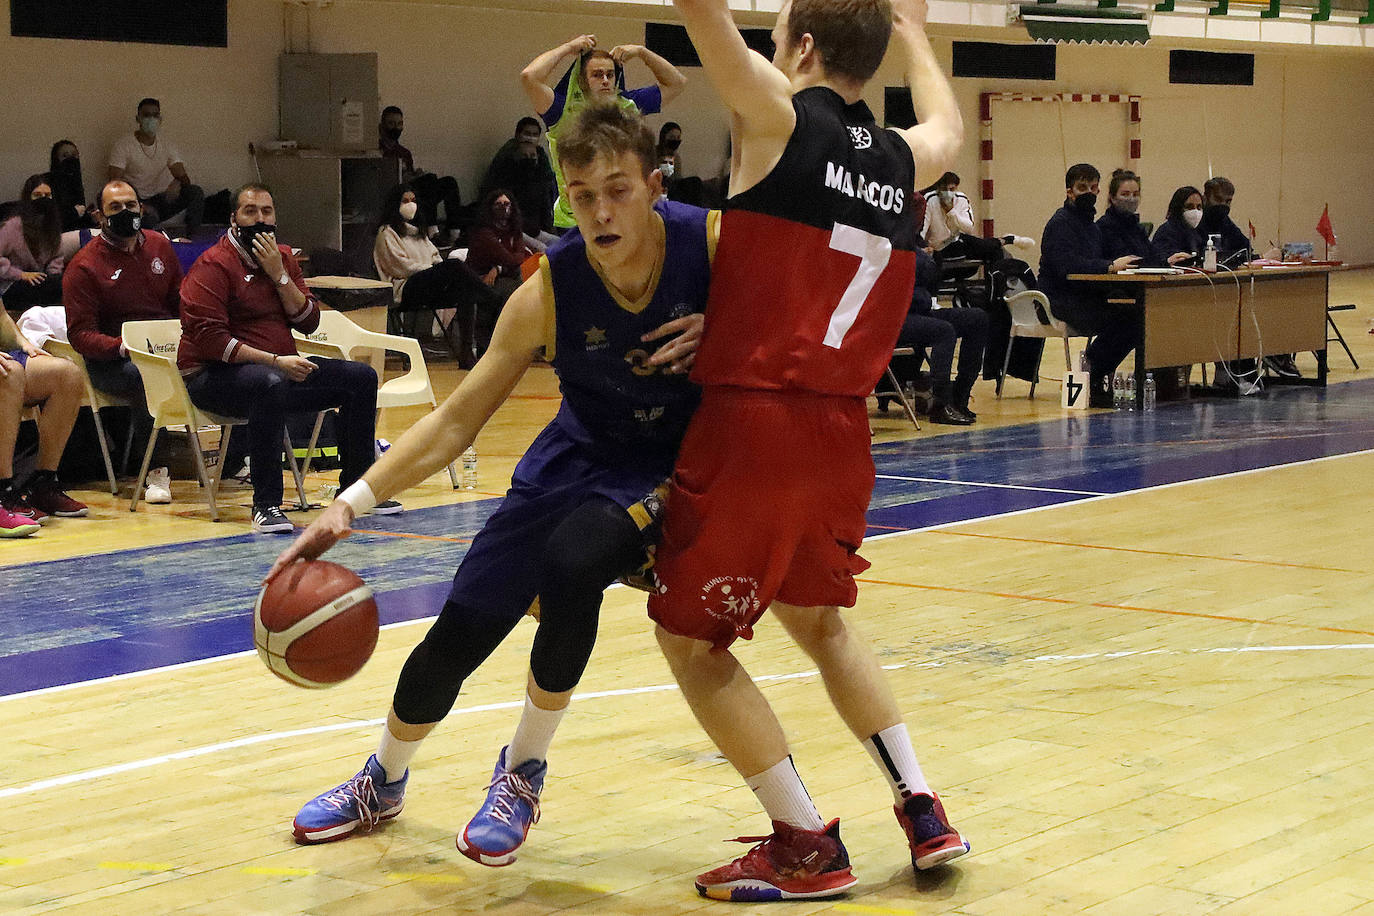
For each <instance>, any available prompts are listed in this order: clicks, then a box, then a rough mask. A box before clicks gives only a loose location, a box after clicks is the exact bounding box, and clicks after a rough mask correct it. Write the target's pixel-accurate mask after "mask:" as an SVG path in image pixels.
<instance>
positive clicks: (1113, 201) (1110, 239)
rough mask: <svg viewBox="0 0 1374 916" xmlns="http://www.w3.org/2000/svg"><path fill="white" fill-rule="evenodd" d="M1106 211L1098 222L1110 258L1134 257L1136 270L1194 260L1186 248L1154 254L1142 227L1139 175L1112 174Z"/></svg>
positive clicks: (1119, 171) (1123, 170) (1116, 171)
mask: <svg viewBox="0 0 1374 916" xmlns="http://www.w3.org/2000/svg"><path fill="white" fill-rule="evenodd" d="M1107 201H1108V204H1107V212H1106V213H1103V214H1102V216H1101V217H1099V218H1098V220H1097V228H1098V230H1099V231H1100V232H1101V233H1102V251H1103V254H1105V255H1106V256H1107V257H1108V258H1112V259H1116V258H1119V257H1121V256H1122V255H1135V256H1136V257H1137V258H1139V259H1140V260H1138V261H1136V263H1135V266H1136V267H1164V266H1166V265H1168V266H1172V265H1174V264H1177V263H1179V262H1180V261H1186V260H1188V259H1189V258H1190V257H1192V253H1191V252H1189V251H1187V250H1185V249H1178V250H1175V251H1171V252H1169V253H1168V254H1167V255H1166V256H1164V257H1162V258H1161V257H1159V256H1157V255H1156V254H1155V249H1154V246H1153V245H1151V244H1150V237H1149V236H1148V235H1146V234H1145V227H1143V226H1142V225H1140V176H1139V175H1137V174H1136V173H1135V172H1132V171H1130V170H1129V169H1117V170H1115V171H1114V172H1112V180H1111V183H1110V184H1109V185H1108V190H1107Z"/></svg>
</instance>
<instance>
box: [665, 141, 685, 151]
mask: <svg viewBox="0 0 1374 916" xmlns="http://www.w3.org/2000/svg"><path fill="white" fill-rule="evenodd" d="M681 145H682V138H680V137H679V138H678V139H676V140H664V141H663V148H664V149H666V150H667V151H668V152H670V153H675V152H677V148H678V147H679V146H681Z"/></svg>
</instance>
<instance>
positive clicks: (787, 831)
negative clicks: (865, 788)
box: [696, 820, 859, 903]
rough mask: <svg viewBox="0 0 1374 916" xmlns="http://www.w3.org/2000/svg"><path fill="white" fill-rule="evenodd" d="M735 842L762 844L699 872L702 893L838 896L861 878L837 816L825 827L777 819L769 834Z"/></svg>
mask: <svg viewBox="0 0 1374 916" xmlns="http://www.w3.org/2000/svg"><path fill="white" fill-rule="evenodd" d="M759 841H762V842H759ZM735 842H737V843H758V845H757V846H755V847H754V848H753V849H751V850H749V851H748V852H747V853H745V854H744V855H742V856H740V857H739V858H738V859H736V860H735V861H733V862H731V863H730V864H729V865H722V866H721V867H720V868H717V869H714V870H713V871H708V872H707V873H706V874H704V875H700V876H699V877H698V878H697V882H696V883H697V893H699V894H701V896H703V897H710V898H711V899H712V900H730V901H733V902H736V903H758V902H762V901H765V900H795V899H799V898H805V897H835V896H838V895H839V894H842V893H844V892H845V891H846V890H848V889H849V888H851V887H853V886H854V885H855V884H856V883H858V880H859V879H858V878H855V877H854V873H853V872H852V871H850V869H849V853H848V852H846V851H845V848H844V844H843V843H841V842H840V822H839V821H838V820H833V821H831V822H830V824H829V826H827V827H826V828H825V830H824V831H813V830H802V829H801V828H799V827H793V826H792V825H791V824H784V823H783V822H782V821H774V822H773V834H772V835H771V836H766V837H762V836H752V837H745V836H742V837H739V838H738V839H737V840H736V841H735Z"/></svg>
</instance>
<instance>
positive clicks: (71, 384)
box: [0, 302, 87, 536]
mask: <svg viewBox="0 0 1374 916" xmlns="http://www.w3.org/2000/svg"><path fill="white" fill-rule="evenodd" d="M4 305H5V303H3V302H0V529H3V530H0V536H3V535H4V534H5V533H6V532H7V531H14V530H16V527H18V528H22V527H24V521H23V518H29V519H32V520H33V521H34V522H41V521H43V520H44V519H45V518H47V517H48V516H50V515H55V516H58V517H59V518H79V517H81V516H84V515H85V514H86V512H87V509H86V506H85V505H83V504H82V503H79V502H77V501H76V500H74V499H72V498H71V497H70V496H68V495H67V494H66V493H64V492H63V491H62V486H61V484H60V483H58V480H57V465H58V462H59V461H61V460H62V451H63V450H64V449H65V448H66V447H67V440H68V439H69V438H70V437H71V434H72V427H73V426H75V425H76V414H77V411H79V410H80V409H81V399H82V396H83V395H84V394H85V393H86V385H85V383H84V382H82V380H81V370H80V369H78V368H76V366H75V364H73V363H71V362H69V361H68V360H65V359H58V358H57V357H56V356H51V355H49V354H48V353H47V352H45V351H43V350H40V349H39V348H38V347H35V346H34V345H33V343H32V342H31V341H30V340H29V339H28V338H27V337H25V336H24V334H23V332H22V331H20V330H19V328H18V327H16V326H15V324H14V319H13V318H11V317H10V316H9V313H8V312H6V311H5V309H4ZM34 405H39V406H40V407H41V410H40V412H39V415H38V458H37V459H36V460H35V462H34V469H33V472H32V473H31V474H30V475H29V476H28V479H27V480H24V481H22V482H21V481H19V480H16V479H15V476H14V443H15V441H16V439H17V438H18V435H19V421H20V417H21V415H22V414H23V411H24V409H25V408H26V407H33V406H34ZM8 516H21V517H23V518H19V519H18V520H14V519H10V520H8V521H6V520H5V519H6V518H7V517H8Z"/></svg>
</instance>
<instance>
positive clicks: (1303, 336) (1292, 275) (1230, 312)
mask: <svg viewBox="0 0 1374 916" xmlns="http://www.w3.org/2000/svg"><path fill="white" fill-rule="evenodd" d="M1358 266H1363V265H1348V266H1347V265H1338V266H1332V265H1313V264H1295V265H1292V266H1288V265H1285V266H1282V267H1244V268H1241V269H1239V270H1235V271H1227V270H1222V271H1219V272H1217V273H1215V274H1202V273H1196V272H1190V273H1183V274H1129V273H1127V274H1070V275H1069V277H1068V279H1070V280H1075V281H1082V282H1086V283H1106V284H1112V285H1114V286H1116V287H1118V289H1123V288H1124V290H1125V295H1129V296H1132V297H1134V298H1135V300H1136V302H1137V303H1138V304H1139V305H1140V307H1141V308H1142V309H1144V313H1145V321H1144V333H1143V336H1142V339H1141V341H1140V343H1139V344H1138V345H1137V346H1136V348H1135V377H1136V406H1137V407H1138V408H1139V407H1143V406H1144V403H1145V374H1146V372H1148V371H1149V370H1150V369H1160V368H1164V367H1168V366H1188V365H1192V364H1193V363H1208V362H1213V361H1228V360H1234V359H1260V358H1262V357H1265V356H1275V355H1278V354H1281V353H1297V352H1300V351H1305V350H1310V351H1312V352H1313V353H1315V354H1316V356H1317V377H1316V378H1315V379H1286V380H1285V383H1286V384H1302V385H1322V386H1324V385H1325V384H1326V306H1327V301H1328V296H1329V288H1330V275H1331V273H1332V272H1333V271H1338V270H1354V269H1357V267H1358Z"/></svg>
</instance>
